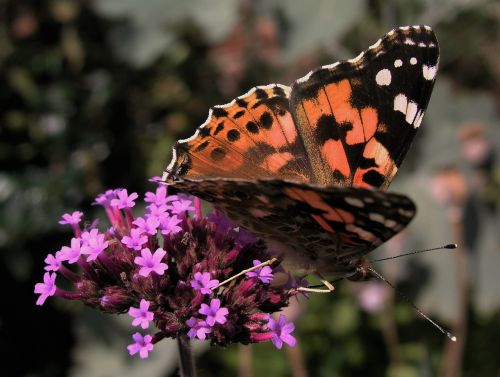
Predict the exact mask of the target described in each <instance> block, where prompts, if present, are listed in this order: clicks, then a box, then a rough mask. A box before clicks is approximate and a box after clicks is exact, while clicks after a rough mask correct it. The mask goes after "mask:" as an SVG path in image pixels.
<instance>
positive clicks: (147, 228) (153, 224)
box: [132, 216, 160, 236]
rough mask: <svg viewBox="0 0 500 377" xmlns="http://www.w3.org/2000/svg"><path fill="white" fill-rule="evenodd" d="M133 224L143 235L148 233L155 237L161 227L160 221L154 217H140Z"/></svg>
mask: <svg viewBox="0 0 500 377" xmlns="http://www.w3.org/2000/svg"><path fill="white" fill-rule="evenodd" d="M132 224H134V225H136V226H137V229H139V230H140V231H141V233H147V234H149V235H151V236H154V235H155V234H156V233H157V232H158V227H159V226H160V222H159V221H158V219H157V218H156V217H153V216H150V217H148V218H147V219H144V218H142V217H139V218H137V219H136V220H135V221H134V222H133V223H132Z"/></svg>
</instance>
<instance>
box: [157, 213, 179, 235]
mask: <svg viewBox="0 0 500 377" xmlns="http://www.w3.org/2000/svg"><path fill="white" fill-rule="evenodd" d="M181 222H182V220H181V219H179V218H178V217H177V216H176V215H173V216H170V217H164V218H163V219H162V221H161V224H160V229H161V234H164V235H167V234H174V233H177V232H179V231H181V230H182V228H181V227H180V226H179V225H178V224H180V223H181Z"/></svg>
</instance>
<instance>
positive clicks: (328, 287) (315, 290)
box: [297, 278, 335, 293]
mask: <svg viewBox="0 0 500 377" xmlns="http://www.w3.org/2000/svg"><path fill="white" fill-rule="evenodd" d="M320 281H321V282H322V283H323V285H324V286H325V287H326V289H324V288H308V287H298V288H297V290H299V291H302V292H313V293H331V292H333V291H334V290H335V287H334V286H333V284H332V283H330V282H329V281H328V280H326V279H321V278H320Z"/></svg>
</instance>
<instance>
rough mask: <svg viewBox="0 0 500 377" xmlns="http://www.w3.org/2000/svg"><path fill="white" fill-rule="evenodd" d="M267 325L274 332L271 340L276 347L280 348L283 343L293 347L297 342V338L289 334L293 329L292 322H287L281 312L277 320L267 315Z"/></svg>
mask: <svg viewBox="0 0 500 377" xmlns="http://www.w3.org/2000/svg"><path fill="white" fill-rule="evenodd" d="M267 327H268V328H269V329H270V330H271V331H272V332H273V333H274V336H273V339H272V342H273V344H274V346H275V347H276V348H277V349H281V347H283V343H286V344H288V345H289V346H290V347H294V346H295V344H296V343H297V339H295V337H294V336H292V335H290V334H291V333H292V332H293V330H295V326H294V324H293V323H292V322H288V321H287V319H286V317H285V316H284V315H283V314H280V317H279V319H278V320H277V321H275V320H274V319H272V318H271V317H269V322H268V324H267Z"/></svg>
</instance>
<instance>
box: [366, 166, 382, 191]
mask: <svg viewBox="0 0 500 377" xmlns="http://www.w3.org/2000/svg"><path fill="white" fill-rule="evenodd" d="M363 182H366V183H368V184H369V185H371V186H373V187H380V186H382V184H383V183H384V182H385V177H384V176H383V175H382V174H380V173H379V172H377V171H375V170H368V171H367V172H366V173H365V174H363Z"/></svg>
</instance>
